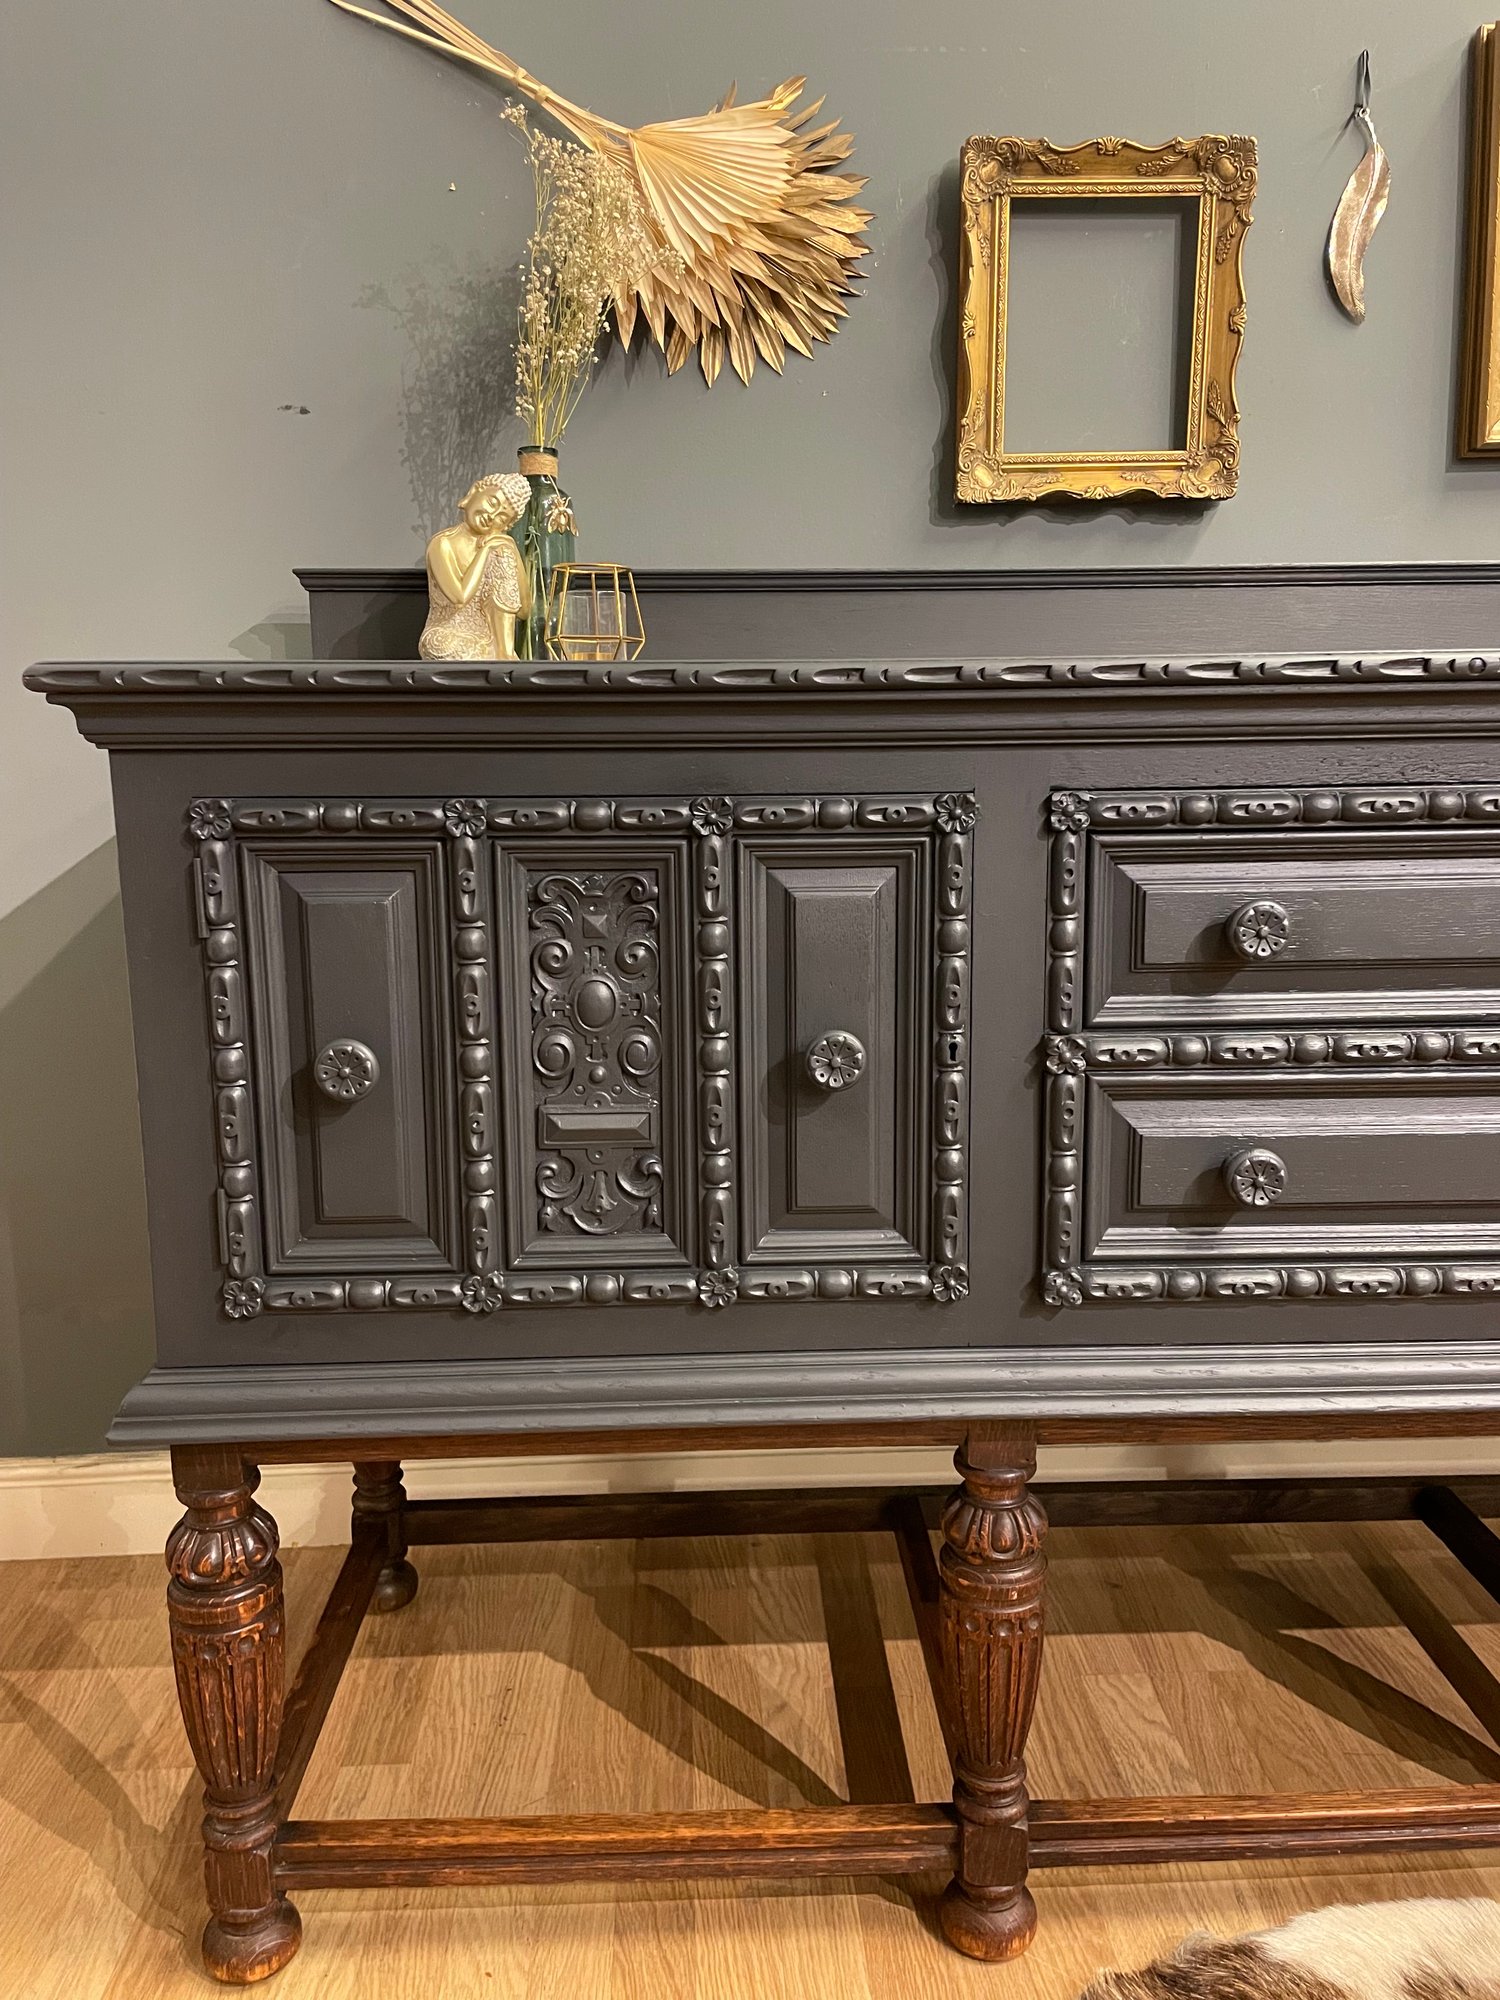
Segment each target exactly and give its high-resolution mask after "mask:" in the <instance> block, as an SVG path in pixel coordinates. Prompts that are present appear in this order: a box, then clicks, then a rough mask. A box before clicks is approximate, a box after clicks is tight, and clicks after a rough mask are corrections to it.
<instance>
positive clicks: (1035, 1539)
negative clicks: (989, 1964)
mask: <svg viewBox="0 0 1500 2000" xmlns="http://www.w3.org/2000/svg"><path fill="white" fill-rule="evenodd" d="M957 1467H958V1472H959V1476H960V1478H961V1479H962V1480H963V1484H962V1486H961V1487H960V1488H959V1489H958V1491H957V1492H956V1493H955V1494H954V1495H953V1498H952V1499H951V1500H950V1501H949V1503H948V1507H947V1510H946V1512H945V1514H944V1516H943V1546H942V1549H941V1551H940V1552H939V1556H938V1573H939V1576H940V1578H941V1585H942V1588H941V1595H940V1603H939V1610H940V1620H941V1626H940V1629H941V1634H942V1653H943V1661H944V1666H945V1669H946V1677H947V1682H948V1690H949V1699H950V1702H951V1705H952V1713H953V1719H954V1728H955V1735H956V1741H957V1748H956V1750H955V1754H954V1761H953V1803H954V1805H955V1807H956V1808H957V1812H958V1830H959V1852H958V1866H957V1869H956V1871H955V1874H954V1878H953V1880H952V1882H950V1883H949V1885H948V1888H947V1891H946V1893H945V1895H944V1897H943V1903H942V1910H941V1917H942V1925H943V1930H944V1933H945V1934H946V1936H947V1938H948V1941H949V1942H950V1944H953V1945H956V1946H957V1948H958V1949H959V1950H960V1951H962V1952H965V1953H967V1954H968V1956H969V1957H971V1958H985V1959H1000V1958H1013V1957H1015V1956H1016V1955H1017V1954H1018V1953H1020V1952H1023V1951H1024V1950H1025V1949H1026V1947H1027V1945H1029V1944H1030V1942H1031V1939H1032V1935H1033V1933H1034V1932H1035V1930H1036V1905H1035V1904H1034V1903H1033V1902H1032V1900H1031V1896H1030V1893H1029V1891H1028V1890H1027V1888H1026V1866H1027V1839H1026V1810H1027V1797H1026V1766H1025V1763H1024V1762H1023V1761H1022V1760H1023V1753H1024V1751H1025V1747H1026V1736H1027V1732H1028V1731H1029V1729H1030V1727H1031V1716H1032V1711H1033V1709H1034V1708H1035V1706H1036V1692H1037V1683H1038V1680H1039V1678H1040V1675H1041V1665H1042V1600H1043V1584H1044V1579H1045V1575H1046V1558H1045V1557H1044V1556H1043V1554H1042V1539H1043V1537H1044V1536H1045V1534H1046V1531H1047V1517H1046V1515H1045V1514H1044V1513H1043V1512H1042V1508H1041V1505H1040V1503H1039V1502H1038V1501H1037V1500H1035V1499H1034V1498H1033V1497H1032V1495H1031V1493H1030V1492H1029V1490H1028V1486H1027V1481H1028V1480H1029V1478H1030V1477H1031V1474H1032V1473H1033V1472H1034V1471H1035V1470H1036V1448H1035V1444H1034V1442H1033V1440H1032V1439H1031V1437H1030V1436H1029V1435H1028V1434H1026V1433H1024V1432H1014V1431H1012V1432H1008V1433H1007V1432H999V1431H993V1432H990V1431H978V1430H976V1431H971V1432H970V1434H969V1437H968V1439H967V1440H966V1442H965V1444H964V1447H963V1449H962V1450H961V1451H960V1452H959V1454H958V1458H957Z"/></svg>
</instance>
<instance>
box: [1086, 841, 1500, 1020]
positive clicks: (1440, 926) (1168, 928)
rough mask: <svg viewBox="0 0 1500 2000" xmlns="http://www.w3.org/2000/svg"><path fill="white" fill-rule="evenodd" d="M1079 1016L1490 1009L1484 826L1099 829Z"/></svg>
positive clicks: (1493, 923) (1492, 938) (1492, 888)
mask: <svg viewBox="0 0 1500 2000" xmlns="http://www.w3.org/2000/svg"><path fill="white" fill-rule="evenodd" d="M1088 846H1089V853H1088V861H1087V883H1086V892H1085V893H1086V898H1087V902H1088V906H1089V914H1088V947H1087V962H1086V966H1085V987H1084V1006H1085V1009H1086V1019H1085V1021H1084V1023H1083V1025H1087V1026H1092V1027H1107V1026H1111V1025H1116V1024H1120V1025H1124V1024H1127V1023H1129V1024H1134V1023H1144V1022H1150V1021H1162V1022H1177V1021H1189V1020H1196V1021H1201V1022H1204V1023H1216V1022H1227V1021H1275V1020H1284V1021H1309V1022H1311V1021H1330V1020H1350V1021H1354V1020H1373V1019H1379V1018H1391V1017H1400V1018H1403V1019H1444V1018H1446V1019H1450V1020H1453V1019H1460V1020H1475V1019H1482V1018H1483V1017H1485V1016H1486V1015H1491V1014H1495V1013H1497V1012H1500V830H1492V829H1489V828H1479V827H1469V826H1464V825H1459V826H1456V827H1447V828H1442V827H1439V828H1433V827H1415V826H1413V827H1406V826H1398V827H1392V828H1387V829H1383V830H1381V831H1364V830H1359V829H1353V828H1349V827H1346V826H1342V825H1336V826H1333V827H1323V828H1316V827H1315V828H1302V829H1297V830H1290V831H1274V832H1246V831H1243V830H1238V829H1235V828H1224V829H1220V828H1214V829H1210V830H1203V831H1187V832H1184V831H1181V830H1177V829H1173V830H1168V831H1159V832H1158V831H1153V832H1149V833H1134V832H1120V833H1116V832H1110V831H1102V832H1100V833H1098V834H1096V835H1094V836H1092V837H1091V838H1090V840H1089V843H1088Z"/></svg>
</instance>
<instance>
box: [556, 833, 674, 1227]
mask: <svg viewBox="0 0 1500 2000" xmlns="http://www.w3.org/2000/svg"><path fill="white" fill-rule="evenodd" d="M526 901H527V914H528V928H529V932H530V938H531V954H530V956H531V1067H532V1071H533V1089H534V1091H535V1096H536V1110H537V1120H536V1122H537V1144H538V1147H539V1149H540V1150H539V1152H538V1157H537V1167H536V1189H537V1201H538V1210H537V1215H538V1221H539V1224H540V1226H541V1228H542V1229H543V1230H545V1231H547V1232H548V1233H549V1234H553V1235H563V1236H567V1235H576V1234H579V1233H581V1234H583V1235H585V1236H613V1235H616V1234H618V1233H619V1232H620V1231H621V1230H625V1229H631V1230H656V1229H660V1227H661V1179H662V1163H661V1155H660V1153H659V1152H658V1151H657V1129H658V1125H659V1122H660V1112H661V1102H660V1081H659V1079H660V1072H661V1064H662V1051H661V949H660V942H659V931H660V926H661V911H660V890H659V885H658V882H657V879H656V876H655V874H654V873H651V872H649V871H647V870H644V869H635V870H621V871H618V872H615V873H606V872H605V871H603V870H595V871H593V872H592V873H590V874H580V875H564V874H561V873H554V872H550V871H549V872H545V873H538V872H535V871H531V872H528V875H527V879H526Z"/></svg>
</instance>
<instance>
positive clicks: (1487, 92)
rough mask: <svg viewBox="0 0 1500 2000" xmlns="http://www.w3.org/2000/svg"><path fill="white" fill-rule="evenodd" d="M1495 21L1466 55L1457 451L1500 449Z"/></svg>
mask: <svg viewBox="0 0 1500 2000" xmlns="http://www.w3.org/2000/svg"><path fill="white" fill-rule="evenodd" d="M1497 28H1500V22H1497V21H1492V22H1489V23H1487V24H1486V25H1485V26H1484V27H1482V28H1481V29H1480V30H1479V32H1478V33H1477V34H1476V35H1475V37H1474V41H1473V44H1472V47H1471V51H1470V57H1469V234H1468V254H1467V258H1466V266H1465V277H1464V332H1463V351H1462V357H1461V364H1460V370H1459V396H1458V455H1459V457H1460V458H1491V457H1493V456H1494V455H1495V453H1497V452H1500V339H1497V333H1500V88H1497V82H1500V78H1497V62H1500V41H1497V36H1496V29H1497Z"/></svg>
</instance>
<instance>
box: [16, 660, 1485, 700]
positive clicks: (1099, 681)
mask: <svg viewBox="0 0 1500 2000" xmlns="http://www.w3.org/2000/svg"><path fill="white" fill-rule="evenodd" d="M23 679H24V681H25V684H26V686H27V687H29V688H34V689H36V690H37V691H38V692H39V693H42V694H46V695H49V696H51V697H53V698H54V699H56V700H59V701H67V700H68V699H69V698H70V697H73V698H76V699H77V700H79V701H80V702H82V701H86V700H88V699H89V698H90V697H104V696H110V695H116V694H123V695H130V696H137V697H140V698H141V699H143V700H146V701H149V700H150V699H151V698H152V697H160V698H163V699H170V698H172V697H177V696H186V697H195V696H202V697H204V698H207V699H210V700H212V699H216V698H219V697H223V698H225V699H228V700H232V701H237V700H239V699H240V698H241V697H242V696H253V697H256V698H258V699H263V700H267V701H270V700H277V699H283V698H286V697H295V698H298V699H306V700H315V699H317V698H318V697H326V696H329V695H351V696H356V695H357V696H360V697H362V698H369V699H374V700H390V701H395V702H401V701H403V700H411V699H414V698H416V699H420V698H422V697H431V696H441V695H459V696H480V695H484V694H511V693H520V694H546V695H548V696H549V697H550V696H552V695H569V694H572V695H598V694H611V695H673V694H684V695H705V696H711V695H766V696H771V697H776V696H781V695H788V694H806V695H850V696H853V695H860V694H867V695H868V694H879V695H887V694H890V693H892V692H895V693H901V694H924V693H929V692H933V691H939V690H950V689H951V690H955V691H959V692H963V691H969V690H984V689H1019V690H1022V691H1026V690H1033V691H1034V690H1048V689H1068V688H1084V689H1088V688H1146V689H1152V688H1188V687H1221V688H1226V689H1229V688H1236V687H1253V686H1259V685H1263V684H1264V685H1273V686H1276V687H1283V688H1304V689H1307V690H1309V691H1311V692H1317V691H1318V690H1319V689H1322V688H1326V687H1346V686H1347V687H1354V686H1398V687H1411V686H1421V687H1428V686H1436V687H1457V686H1459V685H1461V684H1463V683H1466V682H1470V681H1494V680H1500V653H1473V652H1458V653H1258V654H1250V655H1245V656H1239V657H1237V656H1234V655H1223V654H1221V655H1217V656H1213V655H1210V656H1208V657H1206V658H1201V659H1193V658H1189V659H1127V660H1024V659H1021V660H876V661H870V662H866V663H861V662H859V661H854V660H787V661H767V662H764V663H756V662H754V661H743V660H730V661H722V660H717V661H710V662H701V661H674V660H637V661H632V662H627V663H625V664H620V663H618V662H599V661H593V662H590V661H582V660H508V661H505V660H501V661H493V662H487V663H485V664H483V665H476V664H463V663H453V664H447V665H441V666H436V665H428V664H425V663H424V664H422V665H415V664H407V663H395V664H388V663H386V662H383V661H373V660H372V661H358V662H355V661H342V662H338V663H336V664H324V665H317V664H306V665H304V664H301V663H297V662H291V663H286V662H275V663H272V664H270V665H260V664H255V663H251V664H246V663H244V662H240V661H230V662H228V663H225V664H221V665H211V666H154V667H153V666H147V667H117V666H103V667H28V668H27V670H26V672H25V674H24V676H23Z"/></svg>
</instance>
